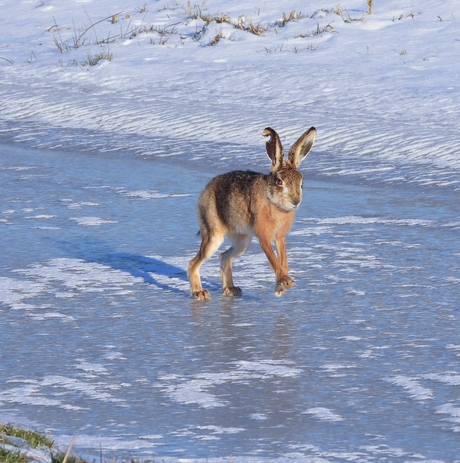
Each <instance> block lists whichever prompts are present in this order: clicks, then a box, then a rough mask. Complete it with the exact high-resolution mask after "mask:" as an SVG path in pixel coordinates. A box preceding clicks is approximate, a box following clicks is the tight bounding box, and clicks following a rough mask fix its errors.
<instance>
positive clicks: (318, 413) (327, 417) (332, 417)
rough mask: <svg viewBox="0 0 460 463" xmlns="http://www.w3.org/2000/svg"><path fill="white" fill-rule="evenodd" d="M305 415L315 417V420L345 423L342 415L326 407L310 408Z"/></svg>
mask: <svg viewBox="0 0 460 463" xmlns="http://www.w3.org/2000/svg"><path fill="white" fill-rule="evenodd" d="M303 414H304V415H305V414H308V415H313V416H314V417H315V418H317V419H318V420H321V421H329V422H336V421H344V418H342V417H341V416H340V415H338V414H337V413H334V412H332V411H331V410H329V409H328V408H324V407H314V408H309V409H308V410H307V411H305V412H303Z"/></svg>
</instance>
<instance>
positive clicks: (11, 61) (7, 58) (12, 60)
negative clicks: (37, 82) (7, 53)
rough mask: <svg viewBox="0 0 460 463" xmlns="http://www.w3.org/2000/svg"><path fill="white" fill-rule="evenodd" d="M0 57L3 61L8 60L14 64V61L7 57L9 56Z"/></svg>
mask: <svg viewBox="0 0 460 463" xmlns="http://www.w3.org/2000/svg"><path fill="white" fill-rule="evenodd" d="M0 59H3V60H5V61H8V63H10V64H14V61H13V60H12V59H9V58H3V57H2V56H0Z"/></svg>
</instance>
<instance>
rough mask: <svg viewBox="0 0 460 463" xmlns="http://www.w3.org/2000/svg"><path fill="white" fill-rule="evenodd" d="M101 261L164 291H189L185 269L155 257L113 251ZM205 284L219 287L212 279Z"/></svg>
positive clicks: (182, 292)
mask: <svg viewBox="0 0 460 463" xmlns="http://www.w3.org/2000/svg"><path fill="white" fill-rule="evenodd" d="M101 263H103V264H105V265H109V266H110V267H111V268H113V269H115V270H120V271H123V272H127V273H129V274H130V275H132V276H133V277H136V278H142V279H143V280H144V282H145V283H147V284H153V285H155V286H157V287H159V288H161V289H163V290H166V291H171V292H174V293H180V294H184V293H188V292H189V287H188V284H189V280H188V276H187V271H186V270H185V269H183V268H181V267H177V266H175V265H172V264H168V263H167V262H165V261H163V260H160V259H156V258H155V257H146V256H139V255H135V254H124V253H113V254H109V255H107V256H106V258H105V259H104V262H101ZM162 277H163V278H162ZM164 277H166V278H164ZM168 279H171V281H170V283H168ZM173 279H176V280H180V281H181V282H183V284H182V283H180V286H181V287H178V285H177V284H176V285H174V284H172V283H173ZM207 284H208V285H209V284H210V286H211V287H214V286H215V287H216V288H217V287H219V286H218V283H217V282H214V281H211V282H209V281H208V282H207Z"/></svg>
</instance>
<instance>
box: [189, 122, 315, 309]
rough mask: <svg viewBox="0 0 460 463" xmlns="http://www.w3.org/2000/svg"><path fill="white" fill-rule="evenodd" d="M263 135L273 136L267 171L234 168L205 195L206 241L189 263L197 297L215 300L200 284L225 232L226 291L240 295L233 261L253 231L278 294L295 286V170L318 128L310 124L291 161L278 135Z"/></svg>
mask: <svg viewBox="0 0 460 463" xmlns="http://www.w3.org/2000/svg"><path fill="white" fill-rule="evenodd" d="M263 135H264V136H266V137H270V139H269V140H268V142H267V144H266V148H267V154H268V157H269V158H270V159H271V161H272V164H271V172H270V173H269V174H268V175H264V174H261V173H257V172H252V171H242V170H235V171H233V172H228V173H226V174H222V175H218V176H217V177H214V178H213V179H212V180H211V181H210V182H209V183H208V185H207V186H206V187H205V189H204V190H203V192H202V193H201V196H200V199H199V201H198V217H199V220H200V234H201V238H202V242H201V246H200V250H199V251H198V254H197V255H196V257H195V258H193V259H192V260H191V261H190V264H189V267H188V276H189V279H190V291H191V293H192V296H193V297H194V298H195V299H201V300H205V301H208V300H210V299H211V296H210V294H209V292H208V291H207V290H205V289H203V287H202V285H201V278H200V267H201V265H202V264H203V262H204V261H206V260H207V259H209V258H210V257H211V256H212V255H213V254H214V253H215V252H216V251H217V249H218V248H219V246H220V245H221V244H222V243H223V241H224V236H225V235H227V236H228V238H229V239H230V242H231V243H232V246H231V247H230V248H229V249H228V250H227V251H225V252H224V253H223V254H222V255H221V272H220V273H221V279H222V294H224V295H225V296H240V295H241V289H240V288H238V287H237V286H235V285H234V284H233V276H232V263H233V260H234V259H235V258H236V257H239V256H242V255H243V254H244V253H245V252H246V251H247V249H248V247H249V245H250V243H251V239H252V236H254V235H255V236H257V238H258V239H259V242H260V246H261V247H262V249H263V251H264V252H265V254H266V256H267V258H268V261H269V262H270V265H271V267H272V269H273V271H274V272H275V275H276V289H275V295H276V296H278V297H280V296H281V295H282V294H283V293H284V291H285V290H286V289H287V288H292V287H293V286H294V281H293V280H292V278H291V277H289V276H288V262H287V257H286V241H285V240H286V235H287V233H288V232H289V230H290V229H291V226H292V224H293V222H294V217H295V211H296V209H297V207H298V206H299V204H300V201H301V200H302V180H303V175H302V174H301V173H300V172H299V171H298V170H297V169H298V168H299V166H300V163H301V162H302V161H303V159H304V158H305V157H306V156H307V154H308V153H309V151H310V150H311V148H312V146H313V143H314V141H315V137H316V129H315V128H314V127H311V128H310V129H309V130H307V131H306V132H305V133H304V134H303V135H302V136H301V137H300V138H299V139H298V140H297V141H296V142H295V143H294V145H292V148H291V149H290V151H289V155H288V159H287V161H285V160H284V159H283V158H284V152H283V147H282V146H281V142H280V138H279V136H278V134H277V133H276V132H275V131H274V130H273V129H271V128H266V129H265V130H264V132H263ZM272 242H274V243H275V248H276V253H277V255H275V253H274V251H273V248H272Z"/></svg>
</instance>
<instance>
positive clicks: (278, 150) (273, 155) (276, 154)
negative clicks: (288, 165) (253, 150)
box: [263, 127, 284, 172]
mask: <svg viewBox="0 0 460 463" xmlns="http://www.w3.org/2000/svg"><path fill="white" fill-rule="evenodd" d="M263 136H264V137H270V140H268V141H267V144H266V148H267V154H268V157H269V158H270V159H271V160H272V169H271V170H272V172H276V171H277V170H279V169H280V167H281V166H282V164H283V158H284V151H283V147H282V145H281V141H280V137H279V136H278V134H277V133H276V132H275V131H274V130H273V129H272V128H270V127H267V128H266V129H265V130H264V132H263Z"/></svg>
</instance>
